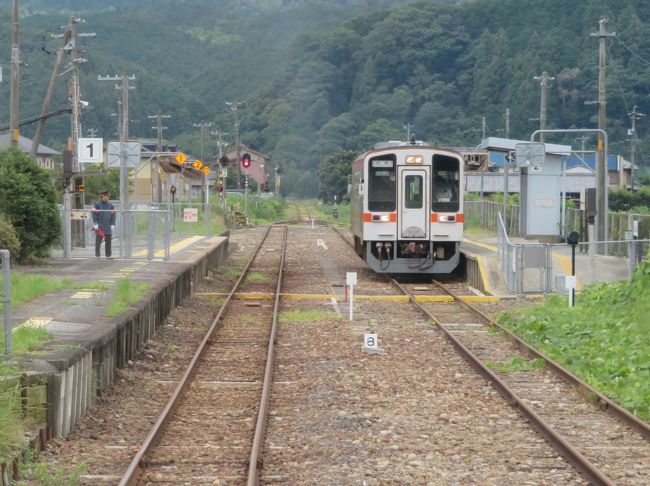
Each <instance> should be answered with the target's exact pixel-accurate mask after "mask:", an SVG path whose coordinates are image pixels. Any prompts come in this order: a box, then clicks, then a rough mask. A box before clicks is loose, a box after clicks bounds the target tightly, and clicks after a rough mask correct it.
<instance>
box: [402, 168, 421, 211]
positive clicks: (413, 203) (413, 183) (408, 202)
mask: <svg viewBox="0 0 650 486" xmlns="http://www.w3.org/2000/svg"><path fill="white" fill-rule="evenodd" d="M404 185H405V186H406V187H405V188H404V207H406V208H407V209H419V208H421V207H422V176H419V175H407V176H406V177H405V178H404Z"/></svg>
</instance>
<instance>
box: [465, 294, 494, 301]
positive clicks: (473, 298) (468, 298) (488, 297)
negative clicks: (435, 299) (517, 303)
mask: <svg viewBox="0 0 650 486" xmlns="http://www.w3.org/2000/svg"><path fill="white" fill-rule="evenodd" d="M460 300H462V301H463V302H499V301H500V300H501V297H498V296H496V295H464V296H461V298H460Z"/></svg>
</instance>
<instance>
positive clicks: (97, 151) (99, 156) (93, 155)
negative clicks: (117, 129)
mask: <svg viewBox="0 0 650 486" xmlns="http://www.w3.org/2000/svg"><path fill="white" fill-rule="evenodd" d="M77 158H78V159H79V163H81V164H99V163H101V162H102V160H103V159H104V139H103V138H80V139H79V142H78V144H77Z"/></svg>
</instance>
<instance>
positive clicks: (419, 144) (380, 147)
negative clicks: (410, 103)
mask: <svg viewBox="0 0 650 486" xmlns="http://www.w3.org/2000/svg"><path fill="white" fill-rule="evenodd" d="M414 148H416V149H434V150H440V151H442V152H449V153H451V154H454V155H458V156H459V157H462V155H461V154H460V152H458V151H456V150H454V149H451V148H445V147H439V146H437V145H430V144H428V143H426V142H423V141H420V140H416V141H414V142H402V141H389V142H380V143H376V144H375V145H374V147H373V148H372V149H370V150H367V151H366V152H364V153H362V154H360V155H359V156H358V157H357V158H356V159H355V160H359V159H363V158H365V157H367V156H368V155H369V154H372V153H375V152H385V151H387V150H390V149H397V150H404V149H407V150H408V149H414Z"/></svg>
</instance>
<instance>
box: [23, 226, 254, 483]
mask: <svg viewBox="0 0 650 486" xmlns="http://www.w3.org/2000/svg"><path fill="white" fill-rule="evenodd" d="M262 231H263V229H262V228H254V229H248V230H240V231H237V232H234V233H233V234H232V235H231V238H230V245H231V248H232V250H231V254H230V256H229V257H228V260H227V262H226V264H225V265H224V266H223V267H222V268H220V269H219V271H218V272H215V273H214V274H212V275H211V276H210V277H209V278H208V279H206V280H205V281H204V282H203V283H202V285H201V286H200V288H199V289H198V291H199V292H217V291H223V290H226V289H227V290H230V288H231V286H232V283H234V280H235V279H236V276H234V274H233V272H235V270H237V269H241V268H243V265H244V263H245V261H246V259H247V258H248V256H249V255H250V254H251V253H252V250H253V246H254V242H256V241H259V237H260V236H261V234H262ZM217 310H218V307H215V302H214V301H213V300H211V299H206V298H204V297H193V298H191V299H189V300H188V301H186V302H184V303H183V304H182V305H180V306H179V307H177V308H176V309H175V310H174V311H173V312H172V313H171V314H170V315H169V317H168V318H167V320H166V321H165V323H164V325H163V326H162V328H161V330H160V331H159V332H158V333H157V334H156V335H155V336H154V339H152V340H150V341H149V343H148V344H147V346H146V348H145V350H144V351H143V352H142V353H140V354H139V355H138V357H137V359H136V360H134V361H133V362H131V363H129V366H128V367H126V368H122V369H118V370H116V379H115V383H114V385H113V386H112V387H110V388H109V389H107V390H106V391H105V393H104V394H103V395H102V396H101V397H98V398H97V400H96V401H95V403H94V404H93V406H92V407H91V408H90V409H89V410H88V413H87V414H86V416H85V417H84V419H83V420H82V421H81V422H80V423H79V425H78V426H77V427H75V429H74V430H73V432H72V433H71V434H70V436H69V437H68V438H67V439H55V440H53V441H51V442H50V443H49V446H48V450H47V451H45V452H42V453H41V454H40V457H41V462H42V463H43V464H45V465H46V467H47V468H48V470H49V471H50V472H51V473H52V474H56V473H60V472H63V471H70V470H71V469H72V468H73V467H74V466H75V465H77V464H80V463H84V464H85V465H86V474H85V475H84V476H82V484H83V485H88V486H90V485H96V484H117V483H118V482H119V479H120V477H121V475H122V474H123V473H124V472H125V471H126V469H127V467H128V465H129V463H130V462H131V459H132V457H133V455H134V454H135V452H136V451H137V450H138V448H139V447H140V445H141V444H142V441H143V440H144V438H145V437H146V434H147V433H148V432H149V429H150V428H151V426H152V425H153V423H154V422H155V420H156V418H157V417H158V415H159V413H160V411H161V410H162V408H163V407H164V405H165V403H166V402H167V400H168V399H169V397H170V396H171V394H172V392H173V390H174V388H175V386H176V383H177V381H178V379H179V378H180V376H181V374H182V373H183V371H184V370H185V367H186V366H187V364H188V363H189V361H190V359H191V357H192V355H193V354H194V352H195V350H196V346H197V345H198V342H199V341H200V339H201V338H202V337H203V336H204V334H205V331H206V330H207V329H208V327H209V325H210V324H211V322H212V319H213V318H214V315H215V314H216V311H217ZM24 484H26V485H30V486H31V485H34V486H35V485H39V484H40V482H39V481H38V480H36V479H27V480H25V481H24Z"/></svg>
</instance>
